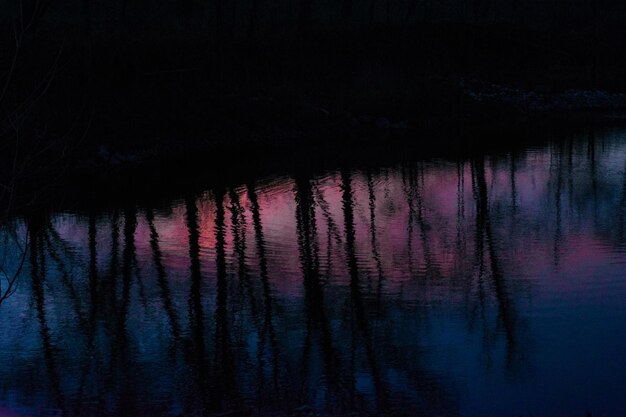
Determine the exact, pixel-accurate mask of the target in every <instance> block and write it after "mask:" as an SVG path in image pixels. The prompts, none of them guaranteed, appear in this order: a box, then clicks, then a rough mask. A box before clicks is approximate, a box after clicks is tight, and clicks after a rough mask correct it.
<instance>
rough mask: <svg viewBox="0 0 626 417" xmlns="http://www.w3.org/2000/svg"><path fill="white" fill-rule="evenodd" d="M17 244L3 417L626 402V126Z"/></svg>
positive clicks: (4, 344)
mask: <svg viewBox="0 0 626 417" xmlns="http://www.w3.org/2000/svg"><path fill="white" fill-rule="evenodd" d="M1 238H2V250H1V251H0V265H2V268H3V269H2V271H0V278H2V288H1V291H0V293H1V294H2V295H3V300H2V302H1V304H0V335H1V336H0V416H3V417H4V416H31V417H35V416H46V417H47V416H50V417H51V416H69V417H75V416H133V417H134V416H207V415H219V416H245V415H252V416H254V415H270V416H355V415H366V416H373V415H381V416H404V415H407V416H409V415H410V416H414V415H423V416H454V415H459V416H520V415H524V416H531V415H532V416H586V415H593V416H602V415H605V416H615V415H626V396H625V395H624V393H625V392H626V355H625V354H624V352H626V302H625V297H626V279H625V277H626V130H622V129H618V128H615V129H604V130H598V131H595V130H591V131H589V132H588V131H584V132H579V133H578V134H573V135H569V137H562V138H558V139H554V140H550V141H547V142H545V143H540V144H538V145H534V146H528V147H526V148H521V149H517V150H515V151H498V152H493V153H489V152H486V153H481V154H474V155H471V156H467V157H454V158H446V157H445V156H444V157H438V158H430V157H428V158H419V157H411V158H406V159H405V160H402V161H400V162H396V163H394V162H387V161H386V162H385V163H383V164H381V165H378V166H376V165H374V166H372V165H371V164H370V165H368V166H366V167H362V168H360V167H355V166H350V165H346V166H341V164H337V166H336V167H335V168H332V169H329V168H323V169H319V170H317V171H314V172H309V171H307V172H306V173H298V172H290V173H284V172H281V173H277V174H275V175H272V174H268V175H264V176H262V177H259V178H256V179H255V180H254V181H249V182H246V183H237V182H230V183H228V181H226V182H225V183H224V184H222V185H211V186H210V187H207V188H204V189H203V190H201V191H198V192H194V193H189V194H188V195H185V196H181V197H180V198H173V199H172V200H171V201H169V202H167V203H159V204H155V205H154V206H150V205H147V204H143V203H136V202H128V203H127V204H124V205H119V206H117V207H107V208H102V209H97V208H96V209H90V210H79V209H76V210H64V211H60V212H46V213H32V214H28V215H26V216H22V217H20V218H17V219H15V220H14V221H13V222H11V224H9V225H6V226H5V227H4V229H3V230H2V234H1ZM16 271H17V273H16ZM14 275H15V280H13V279H12V278H13V276H14Z"/></svg>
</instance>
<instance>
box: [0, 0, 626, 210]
mask: <svg viewBox="0 0 626 417" xmlns="http://www.w3.org/2000/svg"><path fill="white" fill-rule="evenodd" d="M624 19H626V6H625V5H624V4H623V3H622V2H618V1H615V0H576V1H569V2H567V1H563V0H549V1H538V0H515V1H505V0H467V1H466V0H445V1H431V0H342V1H335V2H331V1H327V0H278V1H266V0H237V1H224V0H174V1H157V2H148V1H144V0H140V1H133V2H127V1H116V2H108V3H106V4H93V3H92V2H88V1H71V2H52V1H48V0H9V1H7V2H6V4H5V5H4V6H3V7H2V10H0V57H1V58H0V138H2V141H1V143H0V152H1V153H2V158H3V159H2V164H1V165H0V167H1V168H0V184H2V187H0V199H2V200H4V199H6V200H7V201H12V199H13V195H14V194H15V192H17V189H16V186H15V182H16V181H18V180H23V179H24V177H32V176H33V174H35V173H37V174H39V175H40V176H45V177H47V178H56V177H57V176H59V175H62V174H63V172H64V171H65V170H64V169H58V166H59V165H61V166H62V167H65V168H67V160H66V158H68V156H69V155H74V156H75V155H76V153H78V154H80V156H81V157H82V158H83V159H84V160H85V161H83V162H84V163H83V165H82V168H83V169H85V166H87V167H90V166H91V167H92V168H93V165H98V163H101V164H104V165H106V164H109V163H112V164H119V163H120V162H124V161H129V160H134V158H135V157H136V153H137V152H138V150H142V151H144V150H146V149H151V150H154V149H161V150H162V149H171V148H175V149H178V150H180V149H188V147H193V146H201V145H206V143H207V142H210V143H232V142H233V141H235V139H237V140H241V139H242V138H248V137H249V136H250V135H256V136H259V135H260V136H262V137H264V138H268V137H271V138H272V140H277V141H278V140H280V138H281V137H282V136H285V135H295V133H293V132H294V130H293V128H294V127H297V128H299V129H304V130H309V131H314V130H315V128H319V126H320V125H324V126H337V125H338V124H339V125H342V126H343V125H350V122H351V121H353V119H354V120H357V121H363V120H376V118H378V117H386V118H390V119H395V120H409V121H411V122H416V123H415V124H421V123H426V124H428V123H430V122H433V121H437V120H441V119H448V118H452V119H454V118H456V117H458V118H460V117H469V116H468V115H471V114H475V113H472V112H469V111H468V107H467V106H470V103H469V102H470V101H471V100H468V99H467V97H465V96H464V94H463V91H461V89H459V87H458V85H457V81H458V79H459V78H462V79H470V80H474V79H477V80H484V81H495V82H497V83H500V84H514V85H521V86H524V87H525V88H530V89H533V90H536V91H541V92H551V91H562V90H565V89H568V88H605V89H623V88H624V87H625V85H624V79H623V77H621V74H622V73H623V68H624V67H625V66H626V60H625V59H624V57H623V54H622V53H621V51H622V50H623V46H624V44H623V42H624V39H626V36H625V35H626V32H625V31H626V29H624V25H623V24H622V22H623V21H624ZM470 107H471V106H470ZM498 111H500V113H501V112H502V110H499V109H497V108H495V109H494V108H490V113H489V114H493V113H492V112H496V113H498ZM500 113H498V114H500ZM361 116H363V117H361ZM418 122H419V123H418ZM427 122H428V123H427ZM342 123H343V124H342ZM18 137H19V138H20V139H19V140H17V141H16V138H18ZM207 138H210V140H209V139H207ZM61 160H62V161H63V162H62V163H61V162H60V161H61ZM53 162H57V164H53ZM90 164H91V165H90ZM75 165H77V164H74V165H73V166H72V168H75ZM78 165H80V164H78ZM53 167H54V169H53ZM38 191H39V190H38ZM39 192H40V193H41V191H39ZM3 204H4V202H3Z"/></svg>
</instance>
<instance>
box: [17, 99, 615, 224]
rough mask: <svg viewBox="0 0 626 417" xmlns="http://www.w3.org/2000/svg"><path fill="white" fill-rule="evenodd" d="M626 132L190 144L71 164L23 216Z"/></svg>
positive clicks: (523, 129) (534, 120)
mask: <svg viewBox="0 0 626 417" xmlns="http://www.w3.org/2000/svg"><path fill="white" fill-rule="evenodd" d="M625 125H626V120H625V117H622V116H621V113H619V112H615V111H612V112H606V111H598V110H593V111H564V112H549V113H535V114H530V115H529V114H524V115H521V116H520V117H517V118H507V119H496V120H495V122H492V123H489V124H487V123H484V122H483V121H481V120H478V121H474V122H467V121H463V122H458V121H456V122H454V123H453V122H452V121H451V122H450V123H449V124H447V125H442V124H437V125H434V126H430V127H420V128H413V127H411V128H407V129H391V128H389V129H380V128H375V127H368V128H363V127H354V126H348V127H345V128H343V129H338V130H336V131H331V130H326V131H324V132H323V135H320V134H319V133H318V134H317V135H316V134H310V135H303V136H301V137H300V138H299V140H294V139H293V138H290V139H291V140H288V141H285V140H280V139H277V140H267V139H263V138H258V137H257V138H250V137H248V138H239V140H238V141H236V142H233V141H224V142H212V141H205V142H197V143H195V144H194V145H193V146H190V145H189V144H188V143H186V144H185V146H180V147H176V146H170V147H167V148H166V147H162V148H152V149H148V150H146V151H145V152H144V153H141V154H130V155H117V156H114V158H119V159H118V160H111V156H109V159H108V160H104V159H103V158H102V157H100V156H96V157H95V158H93V159H91V160H73V161H71V163H68V164H65V165H64V168H65V170H64V171H63V172H62V173H61V174H60V175H59V176H58V177H56V178H55V179H53V180H52V181H48V182H46V179H43V180H41V179H39V180H38V181H36V182H34V183H31V184H24V188H23V189H22V190H23V195H25V196H27V197H26V199H23V200H21V201H23V202H24V203H23V204H22V205H21V210H16V211H15V212H14V213H13V214H14V215H18V216H19V215H21V214H24V213H32V212H39V211H42V210H43V211H47V210H70V211H83V210H89V208H90V207H121V206H124V205H127V204H132V205H134V204H150V205H159V204H160V203H164V202H166V201H168V200H171V199H175V198H182V197H184V196H185V195H188V194H190V193H191V194H194V193H198V192H200V191H202V190H206V189H207V188H209V187H211V186H214V185H219V186H226V187H228V186H233V185H240V184H246V183H253V182H256V181H257V180H259V179H262V178H264V177H267V176H268V175H279V176H280V175H295V174H305V175H311V174H314V173H317V172H323V171H324V170H329V169H330V170H333V169H337V168H339V167H342V168H348V169H350V168H369V167H372V168H373V167H376V166H377V165H378V166H380V164H381V163H384V164H388V165H393V164H397V163H402V162H403V161H410V160H415V159H429V158H443V159H449V160H459V159H465V158H468V157H472V155H479V154H490V155H498V154H504V153H514V152H516V151H522V150H523V149H525V148H527V147H529V146H539V145H543V144H545V143H548V142H550V141H553V140H557V141H559V140H564V139H565V138H567V137H568V135H576V134H581V132H585V131H591V130H593V129H599V130H602V129H605V128H611V127H621V126H625ZM504 138H506V140H505V139H504ZM48 179H50V178H48Z"/></svg>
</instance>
